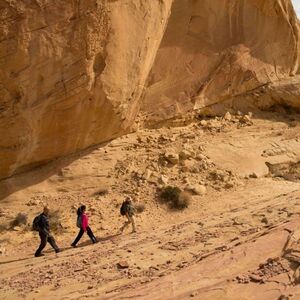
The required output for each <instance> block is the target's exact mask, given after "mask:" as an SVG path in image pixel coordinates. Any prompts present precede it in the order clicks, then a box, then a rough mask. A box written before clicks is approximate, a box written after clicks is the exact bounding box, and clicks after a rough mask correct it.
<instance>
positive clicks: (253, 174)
mask: <svg viewBox="0 0 300 300" xmlns="http://www.w3.org/2000/svg"><path fill="white" fill-rule="evenodd" d="M249 177H250V178H258V175H257V174H256V173H255V172H253V173H252V174H250V175H249Z"/></svg>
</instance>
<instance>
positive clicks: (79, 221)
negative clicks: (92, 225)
mask: <svg viewBox="0 0 300 300" xmlns="http://www.w3.org/2000/svg"><path fill="white" fill-rule="evenodd" d="M81 217H82V215H79V216H78V217H77V221H76V226H77V227H78V228H81V223H82V222H81V219H82V218H81Z"/></svg>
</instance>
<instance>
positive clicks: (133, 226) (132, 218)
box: [129, 216, 136, 232]
mask: <svg viewBox="0 0 300 300" xmlns="http://www.w3.org/2000/svg"><path fill="white" fill-rule="evenodd" d="M129 220H130V222H131V225H132V232H136V228H135V221H134V217H133V216H132V217H129Z"/></svg>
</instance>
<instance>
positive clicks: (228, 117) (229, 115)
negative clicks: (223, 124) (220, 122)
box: [224, 111, 232, 121]
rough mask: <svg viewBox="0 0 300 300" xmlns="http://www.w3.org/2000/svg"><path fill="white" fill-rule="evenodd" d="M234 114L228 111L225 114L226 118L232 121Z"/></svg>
mask: <svg viewBox="0 0 300 300" xmlns="http://www.w3.org/2000/svg"><path fill="white" fill-rule="evenodd" d="M231 119H232V116H231V113H230V112H229V111H228V112H227V113H226V114H225V115H224V120H226V121H231Z"/></svg>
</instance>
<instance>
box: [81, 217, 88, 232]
mask: <svg viewBox="0 0 300 300" xmlns="http://www.w3.org/2000/svg"><path fill="white" fill-rule="evenodd" d="M88 226H89V219H88V216H87V215H86V214H82V216H81V227H82V229H83V231H86V229H87V228H88Z"/></svg>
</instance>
